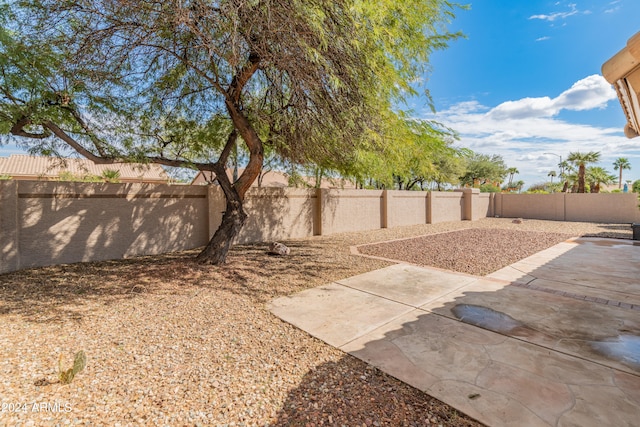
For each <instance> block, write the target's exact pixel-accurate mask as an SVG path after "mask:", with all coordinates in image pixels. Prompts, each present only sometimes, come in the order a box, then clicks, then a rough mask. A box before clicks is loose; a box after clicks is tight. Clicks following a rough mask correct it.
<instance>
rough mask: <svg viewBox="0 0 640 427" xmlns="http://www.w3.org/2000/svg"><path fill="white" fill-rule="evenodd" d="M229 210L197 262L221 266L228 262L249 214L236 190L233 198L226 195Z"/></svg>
mask: <svg viewBox="0 0 640 427" xmlns="http://www.w3.org/2000/svg"><path fill="white" fill-rule="evenodd" d="M225 196H226V199H227V210H226V211H225V212H224V215H223V216H222V223H221V224H220V227H218V229H217V230H216V232H215V233H214V234H213V237H212V238H211V240H209V243H208V244H207V246H205V248H204V249H203V250H202V252H200V253H199V254H198V256H197V257H196V261H197V262H199V263H201V264H213V265H220V264H224V263H225V262H226V261H227V254H228V253H229V249H231V242H232V241H233V239H234V238H235V237H236V236H237V235H238V233H240V230H241V229H242V226H243V225H244V222H245V221H246V219H247V214H246V213H245V211H244V209H243V207H242V200H241V199H240V197H239V196H238V193H237V192H236V191H235V190H231V197H230V196H229V195H227V194H226V192H225Z"/></svg>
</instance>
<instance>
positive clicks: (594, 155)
mask: <svg viewBox="0 0 640 427" xmlns="http://www.w3.org/2000/svg"><path fill="white" fill-rule="evenodd" d="M567 160H568V161H569V162H571V163H573V164H574V165H575V166H577V167H578V188H577V192H578V193H584V192H585V174H586V167H587V165H588V164H589V163H596V162H597V161H598V160H600V153H599V152H596V151H590V152H588V153H580V152H572V153H569V156H568V157H567Z"/></svg>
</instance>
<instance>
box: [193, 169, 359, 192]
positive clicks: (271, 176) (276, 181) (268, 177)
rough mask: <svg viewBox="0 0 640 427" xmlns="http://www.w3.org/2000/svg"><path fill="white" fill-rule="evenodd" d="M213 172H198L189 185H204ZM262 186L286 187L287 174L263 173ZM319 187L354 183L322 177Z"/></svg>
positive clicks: (230, 172)
mask: <svg viewBox="0 0 640 427" xmlns="http://www.w3.org/2000/svg"><path fill="white" fill-rule="evenodd" d="M243 171H244V169H243V168H239V169H238V176H239V175H241V174H242V172H243ZM215 176H216V175H215V174H214V173H213V172H209V171H205V172H198V175H196V177H195V178H194V179H193V181H191V185H206V184H208V183H209V182H212V181H213V180H214V178H215ZM227 176H228V177H229V179H230V180H231V179H232V178H231V177H232V176H233V170H232V169H229V168H228V169H227ZM302 180H303V181H304V182H306V183H307V185H308V186H309V187H314V186H315V178H311V177H302ZM251 186H252V187H257V186H258V179H256V180H255V181H254V182H253V184H252V185H251ZM262 186H263V187H288V186H289V175H288V174H286V173H284V172H280V171H269V172H266V173H265V174H264V176H263V177H262ZM320 187H321V188H355V185H353V183H352V182H351V181H348V180H346V179H340V178H338V179H333V178H322V183H321V184H320Z"/></svg>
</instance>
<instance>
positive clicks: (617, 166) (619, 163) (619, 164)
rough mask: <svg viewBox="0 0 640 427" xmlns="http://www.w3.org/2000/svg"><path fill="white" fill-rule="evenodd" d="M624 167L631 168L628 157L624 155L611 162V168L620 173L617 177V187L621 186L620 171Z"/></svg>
mask: <svg viewBox="0 0 640 427" xmlns="http://www.w3.org/2000/svg"><path fill="white" fill-rule="evenodd" d="M625 169H627V170H630V169H631V163H629V159H627V158H626V157H618V158H617V159H616V161H615V162H613V170H617V171H619V174H620V175H619V178H618V188H622V171H623V170H625Z"/></svg>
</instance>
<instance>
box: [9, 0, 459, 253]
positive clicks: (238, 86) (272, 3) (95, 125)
mask: <svg viewBox="0 0 640 427" xmlns="http://www.w3.org/2000/svg"><path fill="white" fill-rule="evenodd" d="M11 3H12V6H11V8H12V10H11V11H10V10H9V8H5V9H4V14H5V16H9V14H10V13H12V14H14V15H13V18H15V19H7V20H5V21H4V22H3V28H2V33H1V34H0V43H1V44H2V51H0V67H1V68H2V71H3V74H2V76H0V89H1V90H2V94H3V95H2V98H0V99H1V102H2V105H0V131H4V132H5V133H9V134H11V135H13V136H16V137H20V138H23V139H24V140H25V141H28V142H26V143H25V144H26V145H28V146H29V147H30V148H32V149H34V150H39V151H41V152H42V151H44V152H49V153H50V152H53V151H55V149H56V148H58V147H59V145H60V143H62V144H66V146H68V147H71V148H72V149H74V150H75V151H77V152H78V153H79V154H80V155H82V156H84V157H86V158H88V159H91V160H93V161H94V162H96V163H111V162H121V161H136V162H154V163H159V164H163V165H167V166H177V167H190V168H194V169H198V170H202V171H212V172H214V173H215V175H216V178H217V181H218V182H219V184H220V187H221V188H222V190H223V192H224V195H225V198H226V211H225V213H224V216H223V220H222V224H221V225H220V227H219V229H218V230H217V231H216V232H215V234H214V236H213V237H212V239H211V240H210V242H209V244H208V245H207V246H206V248H205V249H204V250H203V251H202V252H201V253H200V254H199V255H198V260H200V261H201V262H208V263H212V264H219V263H223V262H224V261H225V259H226V256H227V252H228V250H229V247H230V243H231V241H232V240H233V238H234V237H235V236H236V235H237V234H238V232H239V231H240V229H241V227H242V225H243V223H244V221H245V219H246V214H245V212H244V210H243V201H244V198H245V195H246V193H247V190H248V189H249V188H250V186H251V184H252V183H253V182H254V181H255V180H256V178H257V177H258V176H259V174H260V171H261V167H262V165H263V160H264V150H265V147H266V146H268V147H269V148H270V149H273V151H274V152H275V153H277V154H278V155H280V156H282V157H283V158H286V159H288V160H290V161H292V162H294V163H302V164H304V163H316V164H322V165H330V166H331V167H334V168H336V169H340V168H341V167H344V168H347V165H350V164H353V163H354V156H355V153H357V152H361V151H362V150H367V151H372V150H373V151H375V150H377V149H379V148H380V147H381V146H382V145H384V144H383V141H385V138H384V137H381V135H382V134H383V133H384V132H385V129H386V128H388V126H384V124H382V123H381V118H384V117H391V116H393V114H394V113H393V110H394V108H397V107H398V105H399V102H401V101H402V100H403V99H404V98H405V97H406V96H410V95H413V94H415V93H416V91H418V90H420V89H421V88H420V87H416V84H418V83H416V82H419V81H420V80H421V78H422V77H423V75H424V73H425V72H426V71H427V70H428V58H429V55H430V53H431V52H432V51H433V49H438V48H443V47H445V46H446V43H447V41H448V40H450V39H451V38H453V37H456V36H457V35H456V34H450V33H447V32H446V30H444V29H443V28H442V25H443V24H445V23H446V22H447V21H448V20H449V19H450V18H451V17H452V16H453V15H452V12H453V10H454V8H455V7H456V6H455V5H452V4H450V3H448V2H446V1H443V0H406V1H402V2H397V1H391V0H380V1H360V0H222V1H211V0H164V1H157V2H156V1H139V0H65V1H59V0H39V1H38V0H33V1H27V0H25V1H21V2H11ZM21 15H22V16H21ZM18 22H21V23H22V24H18ZM237 143H242V144H244V145H245V151H246V152H247V153H248V162H247V165H246V167H245V169H244V171H243V173H242V174H241V175H240V176H239V177H238V178H237V180H236V181H235V182H231V181H230V180H229V178H228V177H227V174H226V173H225V165H226V163H227V160H228V158H229V155H230V153H232V150H233V148H234V146H235V144H237Z"/></svg>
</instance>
